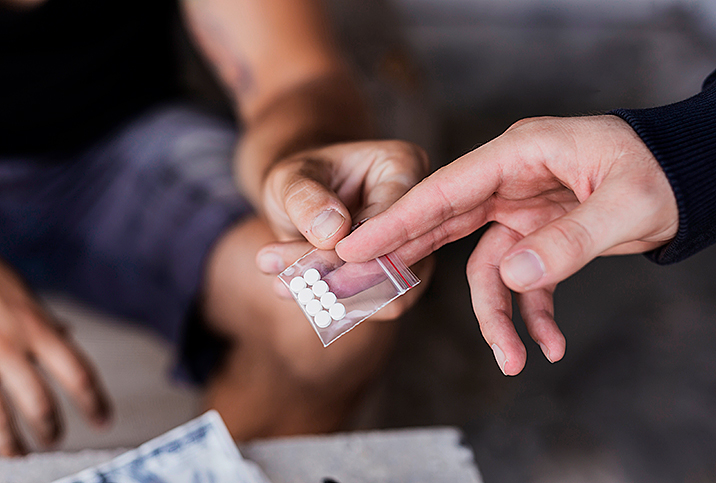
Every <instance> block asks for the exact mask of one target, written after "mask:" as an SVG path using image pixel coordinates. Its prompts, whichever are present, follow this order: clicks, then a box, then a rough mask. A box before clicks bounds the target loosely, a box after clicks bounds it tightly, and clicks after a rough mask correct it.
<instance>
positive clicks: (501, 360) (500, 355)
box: [490, 344, 507, 375]
mask: <svg viewBox="0 0 716 483" xmlns="http://www.w3.org/2000/svg"><path fill="white" fill-rule="evenodd" d="M490 347H492V352H493V353H494V354H495V360H496V361H497V365H498V366H500V370H501V371H502V373H503V374H504V375H507V373H506V372H505V365H506V364H507V357H505V353H504V352H502V349H500V347H499V346H498V345H497V344H492V346H490Z"/></svg>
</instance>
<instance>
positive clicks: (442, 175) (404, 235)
mask: <svg viewBox="0 0 716 483" xmlns="http://www.w3.org/2000/svg"><path fill="white" fill-rule="evenodd" d="M493 143H499V138H498V140H495V141H493ZM511 153H512V150H511V149H506V150H503V152H499V151H498V150H496V149H495V146H493V145H492V144H487V145H484V146H482V147H480V148H478V149H476V150H474V151H472V152H470V153H468V154H466V155H464V156H463V157H461V158H459V159H457V160H456V161H454V162H452V163H450V164H449V165H447V166H444V167H443V168H441V169H439V170H437V171H436V172H435V173H433V174H432V175H430V176H429V177H428V178H426V179H425V180H423V181H422V182H420V183H419V184H418V185H416V186H415V187H414V188H412V189H411V190H410V191H409V192H408V193H407V194H406V195H405V196H404V197H402V198H401V199H400V200H399V201H397V202H396V203H395V204H394V205H393V206H391V207H390V208H389V209H387V210H386V211H385V212H383V213H381V214H380V215H377V216H375V217H374V218H371V219H370V220H368V221H367V222H366V223H364V224H363V225H361V226H360V227H359V228H358V229H357V230H355V231H354V232H353V233H351V234H350V235H349V236H348V237H346V238H345V239H344V240H342V241H341V242H340V243H339V245H338V247H337V250H338V251H339V254H340V255H341V258H344V259H346V260H351V261H362V260H369V259H371V258H375V257H377V256H380V255H383V254H385V253H389V252H391V251H394V250H396V249H397V248H398V247H399V246H401V245H403V244H404V243H406V242H408V241H410V240H414V239H416V238H418V237H420V236H422V235H425V234H426V233H429V232H431V231H433V230H435V229H438V228H440V227H441V226H443V224H444V223H446V222H447V221H448V220H451V219H453V218H455V217H459V216H460V215H463V214H465V213H470V212H471V213H472V214H473V217H472V220H471V221H472V225H471V229H472V231H474V230H476V229H477V228H479V227H480V226H482V225H483V224H484V223H486V222H487V221H489V220H488V219H487V218H486V214H487V213H488V211H487V210H485V209H482V210H478V211H474V210H475V208H476V207H479V206H481V205H482V204H483V203H484V202H485V201H486V200H488V199H489V198H490V196H492V194H493V193H494V192H495V190H496V189H497V188H498V186H499V183H500V172H501V164H502V162H504V161H505V160H506V159H507V158H509V156H510V155H511ZM478 164H479V165H480V169H476V168H475V166H476V165H478Z"/></svg>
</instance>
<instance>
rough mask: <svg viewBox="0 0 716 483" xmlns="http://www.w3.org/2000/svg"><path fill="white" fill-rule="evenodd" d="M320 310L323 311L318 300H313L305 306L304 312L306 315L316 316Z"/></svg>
mask: <svg viewBox="0 0 716 483" xmlns="http://www.w3.org/2000/svg"><path fill="white" fill-rule="evenodd" d="M321 310H323V306H322V305H321V301H320V300H318V299H313V300H311V301H309V302H308V303H307V304H306V312H308V315H316V314H317V313H318V312H320V311H321Z"/></svg>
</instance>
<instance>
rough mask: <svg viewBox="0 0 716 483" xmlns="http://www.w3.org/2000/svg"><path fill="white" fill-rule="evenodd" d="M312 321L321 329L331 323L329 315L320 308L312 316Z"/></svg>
mask: <svg viewBox="0 0 716 483" xmlns="http://www.w3.org/2000/svg"><path fill="white" fill-rule="evenodd" d="M313 321H314V322H315V323H316V325H317V326H318V327H320V328H321V329H325V328H326V327H328V326H329V325H331V316H330V315H329V314H328V312H326V311H325V310H321V311H320V312H318V313H317V314H316V316H315V317H314V318H313Z"/></svg>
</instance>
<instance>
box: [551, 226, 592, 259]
mask: <svg viewBox="0 0 716 483" xmlns="http://www.w3.org/2000/svg"><path fill="white" fill-rule="evenodd" d="M553 229H554V231H553V233H554V235H555V236H554V238H553V241H554V243H555V245H556V246H557V247H559V249H560V250H561V251H562V253H563V254H564V256H566V257H567V258H568V259H570V260H574V259H581V258H582V257H584V256H585V255H586V254H588V253H590V251H591V248H592V247H593V245H594V243H593V240H592V236H591V233H590V232H589V230H588V229H587V228H586V227H585V226H584V225H582V224H581V223H580V222H578V221H577V220H575V219H573V218H563V219H561V220H558V221H557V222H555V223H554V224H553Z"/></svg>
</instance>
